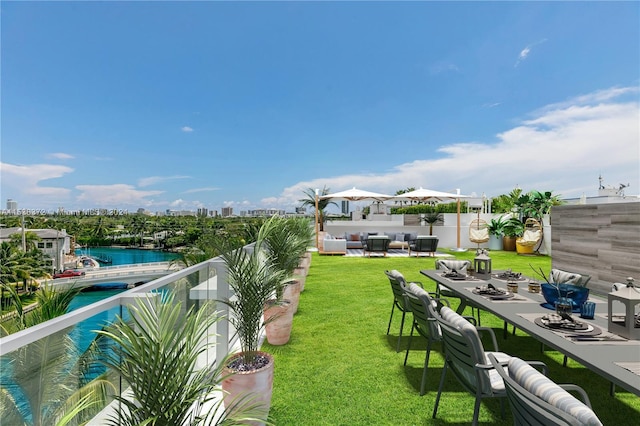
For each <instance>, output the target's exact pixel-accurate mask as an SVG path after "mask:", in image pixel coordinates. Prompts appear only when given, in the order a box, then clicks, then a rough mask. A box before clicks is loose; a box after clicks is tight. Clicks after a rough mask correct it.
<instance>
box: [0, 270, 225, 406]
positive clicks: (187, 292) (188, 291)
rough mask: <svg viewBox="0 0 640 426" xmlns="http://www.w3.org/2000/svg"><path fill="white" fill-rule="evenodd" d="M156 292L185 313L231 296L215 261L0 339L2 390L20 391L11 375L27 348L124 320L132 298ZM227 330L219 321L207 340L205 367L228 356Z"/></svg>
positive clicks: (222, 306) (35, 374)
mask: <svg viewBox="0 0 640 426" xmlns="http://www.w3.org/2000/svg"><path fill="white" fill-rule="evenodd" d="M158 291H173V292H174V294H175V301H176V302H182V303H183V306H185V309H188V307H190V306H195V307H196V309H199V308H201V307H202V305H203V303H205V302H206V301H219V300H225V299H228V298H229V295H230V292H229V286H228V283H227V275H226V268H225V266H224V262H223V261H222V260H221V259H220V258H214V259H210V260H208V261H205V262H202V263H199V264H197V265H194V266H190V267H188V268H185V269H182V270H179V271H176V272H173V273H171V274H170V275H167V276H164V277H161V278H158V279H155V280H153V281H151V282H149V283H147V284H143V285H141V286H138V287H136V288H133V289H131V290H127V291H124V292H122V293H119V294H117V295H114V296H111V297H109V298H107V299H105V300H102V301H99V302H96V303H93V304H91V305H88V306H85V307H82V308H78V309H76V310H74V311H72V312H70V313H67V314H65V315H62V316H60V317H57V318H54V319H52V320H50V321H47V322H45V323H42V324H38V325H35V326H33V327H29V328H28V329H26V330H23V331H19V332H17V333H14V334H11V335H9V336H6V337H3V338H2V339H0V375H1V378H2V386H3V387H5V385H6V386H7V389H6V390H10V389H9V388H10V387H14V388H15V387H16V386H17V387H20V383H17V380H16V379H14V378H13V377H11V375H12V371H13V370H12V368H13V366H12V364H13V363H14V362H15V360H16V358H17V357H19V356H25V357H28V356H29V354H30V352H33V351H31V350H30V347H29V345H38V343H41V345H40V348H42V347H45V348H46V343H45V342H47V339H49V338H51V337H55V338H56V339H57V338H59V336H60V335H69V334H70V333H72V332H73V330H74V329H77V330H84V329H86V323H85V324H84V327H83V323H84V322H85V321H91V320H92V319H94V318H93V317H97V316H100V315H102V316H104V315H108V316H109V319H108V320H107V321H113V320H114V319H115V315H116V314H117V315H119V316H123V314H124V313H125V312H126V307H127V305H130V304H131V303H133V300H134V299H135V298H137V297H140V296H141V295H143V294H145V293H150V292H158ZM216 310H217V311H218V312H219V313H220V315H222V316H225V317H226V316H227V315H228V313H229V312H228V307H227V306H226V305H225V304H223V303H217V304H216ZM114 312H116V313H114ZM99 318H101V320H100V323H101V324H103V325H104V321H103V320H102V317H99ZM94 320H95V319H94ZM230 329H231V328H230V327H229V322H228V321H226V320H222V321H218V322H217V324H216V330H215V335H212V336H210V337H209V339H215V346H214V348H215V349H214V350H213V351H212V353H209V354H207V355H206V360H205V362H206V363H208V364H213V363H215V362H216V360H220V359H223V358H224V357H225V356H226V355H227V353H228V352H229V348H231V346H232V345H233V344H234V342H235V341H236V340H237V337H236V336H235V333H233V332H230ZM76 336H77V331H76ZM85 337H86V336H85ZM89 337H90V338H91V339H92V338H93V337H92V336H89ZM76 343H77V342H76ZM21 349H26V350H21ZM34 364H35V365H36V366H40V365H41V364H40V363H38V362H36V363H34ZM32 373H33V374H32V375H31V377H40V376H41V374H40V371H33V372H32ZM48 373H51V372H48ZM60 374H64V372H60ZM109 374H110V375H111V376H112V377H113V376H114V375H115V372H112V371H110V372H109ZM42 377H44V375H42ZM120 382H121V381H120V380H116V381H115V383H120ZM118 391H119V392H120V393H122V392H123V391H124V389H118ZM102 408H105V407H100V409H102Z"/></svg>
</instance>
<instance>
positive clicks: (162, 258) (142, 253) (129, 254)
mask: <svg viewBox="0 0 640 426" xmlns="http://www.w3.org/2000/svg"><path fill="white" fill-rule="evenodd" d="M76 255H77V256H80V255H87V256H95V257H99V258H104V259H111V261H112V263H111V266H116V265H134V264H137V263H150V262H169V261H171V260H173V259H176V258H178V257H180V255H179V254H176V253H169V252H166V251H159V250H140V249H125V248H116V247H93V248H83V249H77V250H76ZM106 266H108V265H106Z"/></svg>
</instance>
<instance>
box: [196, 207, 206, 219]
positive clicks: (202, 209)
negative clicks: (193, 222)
mask: <svg viewBox="0 0 640 426" xmlns="http://www.w3.org/2000/svg"><path fill="white" fill-rule="evenodd" d="M197 215H198V216H202V217H207V216H209V209H207V208H204V207H200V208H199V209H198V212H197Z"/></svg>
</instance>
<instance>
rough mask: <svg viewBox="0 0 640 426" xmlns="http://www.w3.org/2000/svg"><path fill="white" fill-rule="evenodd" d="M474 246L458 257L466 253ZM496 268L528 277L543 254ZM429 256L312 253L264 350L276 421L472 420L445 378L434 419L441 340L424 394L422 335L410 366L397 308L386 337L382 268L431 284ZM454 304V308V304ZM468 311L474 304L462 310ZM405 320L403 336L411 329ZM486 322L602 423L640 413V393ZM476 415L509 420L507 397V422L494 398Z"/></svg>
mask: <svg viewBox="0 0 640 426" xmlns="http://www.w3.org/2000/svg"><path fill="white" fill-rule="evenodd" d="M474 255H475V253H474V252H467V253H462V254H456V256H457V257H458V258H460V259H472V258H473V257H474ZM491 259H492V264H493V268H494V269H507V268H512V269H513V270H514V271H518V272H523V273H525V274H528V275H531V274H532V273H533V272H532V271H531V268H530V266H529V264H531V265H533V266H540V267H542V268H543V269H544V270H545V271H546V272H547V273H548V271H549V268H550V266H551V259H550V258H549V257H546V256H535V257H532V256H527V257H524V256H517V255H516V254H515V253H511V252H492V253H491ZM433 268H434V260H433V259H432V258H431V259H428V258H418V259H416V258H398V257H388V258H382V257H376V258H373V257H372V258H361V257H342V256H337V257H331V256H318V255H317V254H314V256H313V261H312V265H311V269H310V272H309V275H308V277H307V281H306V284H305V290H304V292H303V293H302V295H301V298H300V305H299V308H298V313H297V314H296V316H295V318H294V326H293V331H292V334H291V340H290V342H289V343H288V344H287V345H284V346H270V345H268V344H265V345H264V347H263V349H265V350H267V351H269V352H271V353H273V354H274V356H275V359H276V367H275V379H274V393H273V401H272V407H271V416H272V417H273V421H274V422H275V423H276V424H278V425H355V424H358V425H361V424H374V425H385V424H386V425H423V424H468V423H470V420H471V418H472V415H473V403H474V400H475V398H474V397H473V396H471V395H470V394H468V393H466V392H465V391H464V390H463V389H462V387H461V386H460V385H459V384H458V382H457V381H456V380H455V379H454V378H453V376H452V375H448V376H447V377H448V381H447V383H446V385H445V391H444V393H443V396H442V398H441V401H440V407H439V409H438V418H437V419H436V420H433V419H431V413H432V410H433V405H434V402H435V397H436V394H437V388H438V382H439V379H440V374H441V372H442V365H443V358H442V356H441V352H440V351H441V347H440V345H439V344H436V345H435V350H432V352H431V360H430V362H429V370H428V373H427V384H426V390H427V393H426V394H425V395H424V396H420V395H419V388H420V380H421V377H422V368H423V365H424V357H425V349H426V342H425V341H424V340H423V339H414V344H413V348H412V351H411V352H410V354H409V360H408V363H407V366H406V367H405V366H404V365H403V360H404V355H405V352H404V349H405V348H406V343H407V340H406V339H405V340H404V341H403V343H402V345H403V346H402V348H401V352H399V353H396V351H395V347H396V341H397V338H398V330H399V327H400V315H397V314H396V315H394V320H393V324H392V326H391V333H390V335H389V336H387V335H386V330H387V323H388V321H389V314H390V311H391V305H392V300H393V296H392V293H391V288H390V285H389V281H388V279H387V277H386V276H385V274H384V271H385V270H390V269H397V270H399V271H400V272H402V273H403V274H404V275H405V277H406V278H407V280H409V281H421V282H422V283H423V284H424V286H425V288H426V289H427V290H429V291H434V290H435V283H433V282H431V281H430V280H428V279H427V278H426V277H424V276H422V275H420V272H419V271H420V270H421V269H433ZM456 303H457V302H455V301H453V305H454V306H456ZM468 314H470V311H469V312H468ZM410 321H411V319H409V320H408V321H407V323H406V324H405V333H406V334H408V333H409V330H410ZM482 325H483V326H490V327H493V328H494V329H495V331H496V335H497V337H498V343H499V344H500V350H501V351H504V352H507V353H510V354H513V355H517V356H519V357H521V358H523V359H527V360H541V361H543V362H545V363H546V364H547V365H548V366H549V367H550V370H551V372H550V377H551V378H552V379H553V380H555V381H556V382H558V383H575V384H578V385H580V386H582V387H583V388H584V389H585V390H586V391H587V393H588V394H589V397H590V398H591V402H592V405H593V409H594V411H595V412H596V414H597V415H598V416H599V417H600V419H601V420H602V422H603V423H604V424H605V425H614V424H620V425H622V424H634V423H635V422H636V421H633V420H631V419H633V418H635V419H636V420H637V419H638V418H640V398H638V397H636V396H635V395H633V394H630V393H627V392H624V391H622V390H620V389H618V391H617V393H616V396H615V397H614V398H612V397H611V396H609V382H607V381H606V380H604V379H602V378H601V377H600V376H598V375H597V374H594V373H592V372H590V371H589V370H587V369H586V368H584V367H582V366H581V365H579V364H578V363H577V362H575V361H572V360H570V361H569V363H568V365H567V367H562V359H563V356H562V354H560V353H558V352H554V351H550V350H548V349H547V351H545V352H544V353H542V352H541V346H540V343H539V342H537V341H536V340H535V339H533V338H531V337H528V336H527V335H525V334H524V333H522V332H521V331H518V333H517V335H516V336H513V335H510V336H509V337H508V339H506V340H504V339H503V338H502V325H503V323H502V321H500V320H499V319H497V318H495V317H493V316H492V315H491V314H489V313H486V312H483V313H482ZM485 401H486V402H483V404H482V407H481V409H480V422H481V423H485V424H486V423H490V424H496V425H511V424H513V420H512V418H511V414H510V412H509V408H508V403H507V402H506V400H505V406H506V407H507V408H506V415H505V419H504V420H503V419H501V418H500V404H499V402H498V400H495V399H493V400H485Z"/></svg>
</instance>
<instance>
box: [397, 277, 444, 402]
mask: <svg viewBox="0 0 640 426" xmlns="http://www.w3.org/2000/svg"><path fill="white" fill-rule="evenodd" d="M405 294H406V299H407V303H408V305H409V308H410V309H411V312H412V313H413V326H412V327H411V334H410V335H409V344H408V345H407V353H406V354H405V356H404V365H407V359H408V358H409V350H410V349H411V342H412V340H413V331H414V330H415V331H417V332H418V334H419V335H420V336H422V337H424V338H425V339H427V353H426V355H425V359H424V368H423V370H422V382H421V383H420V395H421V396H422V395H424V385H425V383H426V380H427V368H428V367H429V355H430V354H431V343H433V342H439V341H441V340H442V333H441V331H440V326H438V322H437V320H436V318H435V315H434V314H433V312H434V311H439V310H440V308H441V307H442V306H448V305H449V303H448V302H447V300H444V299H443V300H441V299H434V298H432V297H431V295H430V294H429V293H427V292H426V291H425V290H424V289H423V288H422V287H420V286H418V285H416V284H415V283H411V284H409V286H408V287H407V288H406V289H405Z"/></svg>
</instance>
